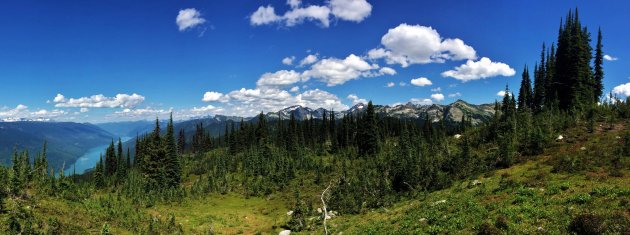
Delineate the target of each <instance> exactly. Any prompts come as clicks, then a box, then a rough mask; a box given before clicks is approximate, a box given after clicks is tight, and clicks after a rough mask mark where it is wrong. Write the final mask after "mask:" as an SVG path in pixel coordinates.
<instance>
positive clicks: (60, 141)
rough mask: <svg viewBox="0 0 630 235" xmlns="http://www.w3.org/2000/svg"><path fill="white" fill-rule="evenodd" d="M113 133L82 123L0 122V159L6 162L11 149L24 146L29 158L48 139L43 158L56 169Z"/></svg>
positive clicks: (109, 137) (67, 164) (70, 161)
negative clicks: (45, 153)
mask: <svg viewBox="0 0 630 235" xmlns="http://www.w3.org/2000/svg"><path fill="white" fill-rule="evenodd" d="M112 138H113V135H112V134H111V133H109V132H107V131H104V130H103V129H101V128H99V127H97V126H95V125H92V124H86V123H73V122H0V162H1V163H2V164H4V165H7V164H9V163H10V161H11V156H12V153H13V150H14V149H18V150H23V149H28V151H29V153H30V155H31V158H34V157H35V154H36V153H38V152H41V151H42V146H43V143H44V141H47V142H48V146H47V147H48V149H47V158H48V161H49V162H50V164H51V166H53V167H55V168H56V169H59V168H60V167H61V166H62V165H63V164H64V163H65V165H66V166H69V165H70V164H71V163H73V162H74V161H75V160H76V159H77V158H79V157H80V156H81V155H82V154H83V153H85V152H86V151H87V150H88V149H90V148H94V147H97V146H99V145H103V144H107V143H109V142H110V141H111V140H112Z"/></svg>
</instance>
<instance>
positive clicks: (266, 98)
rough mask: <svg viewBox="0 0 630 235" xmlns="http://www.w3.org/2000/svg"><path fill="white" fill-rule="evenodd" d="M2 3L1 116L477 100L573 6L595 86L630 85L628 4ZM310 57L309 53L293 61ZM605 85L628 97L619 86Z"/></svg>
mask: <svg viewBox="0 0 630 235" xmlns="http://www.w3.org/2000/svg"><path fill="white" fill-rule="evenodd" d="M2 4H3V7H1V8H0V29H1V30H2V36H1V37H0V79H1V81H2V83H1V84H2V85H1V86H0V87H1V88H2V92H0V108H1V109H0V118H12V117H40V116H41V117H49V118H53V119H55V120H71V121H90V122H108V121H122V120H136V119H147V118H148V119H150V118H153V117H155V116H156V115H159V116H165V115H167V113H168V112H169V111H171V110H172V111H173V112H174V115H175V116H176V118H178V119H187V118H191V117H194V116H205V115H214V114H234V115H244V116H248V115H252V114H254V113H257V112H260V111H265V112H268V111H276V110H277V109H279V108H281V107H284V106H289V105H291V104H302V105H308V106H322V107H324V108H333V109H337V110H339V109H343V108H345V107H349V106H352V105H353V102H357V101H361V99H363V100H373V101H374V102H375V103H377V104H395V103H405V102H408V101H413V102H416V103H442V104H444V103H450V102H452V101H455V100H456V99H464V100H466V101H469V102H471V103H488V102H493V101H494V100H495V99H497V98H498V97H497V92H498V91H499V90H502V89H503V88H504V87H505V85H506V84H509V85H510V87H512V88H513V89H518V84H519V83H520V73H521V71H522V70H523V67H524V66H525V64H528V65H529V66H530V67H531V66H533V64H534V63H535V62H536V61H538V60H539V58H538V57H539V53H540V47H541V44H542V43H543V42H546V43H547V45H549V44H550V43H551V42H553V41H554V40H555V39H556V37H557V31H558V27H559V23H560V18H561V17H564V15H565V14H566V13H567V12H568V10H569V9H571V8H574V7H578V8H579V11H580V12H579V14H580V17H581V20H582V22H583V23H584V24H585V25H587V26H588V27H589V29H590V30H591V32H593V33H595V32H596V30H597V27H601V28H602V31H603V35H604V51H605V53H606V54H608V55H609V56H610V57H611V59H614V60H612V61H605V65H604V66H605V73H606V76H605V92H609V91H611V90H613V88H614V87H616V86H619V85H622V84H625V83H628V82H630V79H629V78H630V72H629V71H628V70H627V69H626V68H628V67H630V66H629V65H630V64H629V63H628V61H630V57H629V56H630V49H629V48H628V47H627V46H626V43H627V42H628V39H629V38H630V31H628V30H627V23H628V22H630V15H628V14H627V12H626V11H627V9H630V3H628V2H627V1H606V3H605V4H602V3H600V2H596V1H518V2H511V1H474V2H473V1H412V0H409V1H395V2H394V1H383V0H380V1H375V0H367V1H365V0H332V1H306V0H305V1H295V0H293V1H291V0H290V1H284V0H281V1H227V0H226V1H199V0H198V1H80V2H76V1H54V2H50V1H9V2H4V3H2ZM292 4H293V5H292ZM271 8H273V14H270V12H271V11H270V10H271ZM178 16H179V17H180V21H179V24H178V22H176V21H177V18H178ZM429 27H430V28H429ZM436 35H437V41H436V40H435V38H436ZM593 38H594V37H593ZM412 39H413V40H412ZM410 42H411V43H410ZM427 50H428V51H427ZM308 55H313V56H315V57H317V59H316V60H312V61H311V62H313V63H308V64H305V65H303V66H300V65H299V63H300V61H301V60H302V59H303V58H305V57H306V56H308ZM313 56H312V58H314V57H313ZM285 58H294V59H293V61H292V63H291V65H287V64H284V63H283V59H285ZM483 58H487V59H483ZM289 60H290V59H287V60H285V61H284V62H289ZM466 64H468V65H466ZM385 67H387V68H388V69H383V68H385ZM457 67H459V68H460V70H456V68H457ZM392 70H393V71H395V74H393V72H392ZM449 70H450V71H452V72H451V73H445V71H449ZM490 70H491V71H490ZM488 71H490V72H488ZM510 71H511V72H510ZM265 74H266V75H265ZM449 74H450V75H451V76H448V75H449ZM511 74H514V75H511ZM421 77H424V78H426V79H418V78H421ZM481 77H485V78H481ZM412 79H417V80H415V82H414V83H416V84H418V85H424V86H416V85H413V84H412V82H411V81H412ZM426 80H429V81H431V85H427V82H426ZM388 83H389V84H390V86H391V84H394V85H393V86H392V87H387V85H388ZM401 83H403V84H405V85H404V86H401V85H400V84H401ZM296 87H297V88H296ZM437 88H440V89H439V90H437ZM616 91H617V93H618V94H619V95H620V96H625V95H628V94H630V85H627V86H624V87H620V88H619V89H617V90H616ZM207 92H208V93H207ZM58 94H60V95H61V96H59V95H58ZM204 94H207V95H206V97H205V101H203V99H204ZM440 95H441V96H443V98H442V97H441V96H440ZM449 95H450V96H449ZM312 108H317V107H312Z"/></svg>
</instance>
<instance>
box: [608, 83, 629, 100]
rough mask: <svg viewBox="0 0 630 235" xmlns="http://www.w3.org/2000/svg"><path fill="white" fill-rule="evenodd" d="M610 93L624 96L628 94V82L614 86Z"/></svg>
mask: <svg viewBox="0 0 630 235" xmlns="http://www.w3.org/2000/svg"><path fill="white" fill-rule="evenodd" d="M612 93H613V94H617V95H623V96H626V97H628V96H630V82H629V83H626V84H621V85H618V86H616V87H615V88H613V90H612Z"/></svg>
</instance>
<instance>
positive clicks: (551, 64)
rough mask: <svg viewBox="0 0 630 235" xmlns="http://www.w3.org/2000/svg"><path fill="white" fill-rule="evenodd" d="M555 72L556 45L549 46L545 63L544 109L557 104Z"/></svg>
mask: <svg viewBox="0 0 630 235" xmlns="http://www.w3.org/2000/svg"><path fill="white" fill-rule="evenodd" d="M555 71H556V45H555V44H553V43H552V44H551V48H550V49H549V51H548V52H547V61H546V62H545V73H546V74H545V92H544V93H545V99H544V101H543V105H544V107H545V108H546V109H547V108H550V107H554V106H557V104H558V91H556V90H555V87H556V86H557V84H558V83H557V81H556V78H555Z"/></svg>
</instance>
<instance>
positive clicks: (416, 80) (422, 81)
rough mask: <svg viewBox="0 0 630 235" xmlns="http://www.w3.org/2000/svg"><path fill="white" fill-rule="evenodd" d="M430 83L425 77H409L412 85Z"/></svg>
mask: <svg viewBox="0 0 630 235" xmlns="http://www.w3.org/2000/svg"><path fill="white" fill-rule="evenodd" d="M432 84H433V83H432V82H431V80H429V79H428V78H425V77H419V78H414V79H411V85H414V86H429V85H432Z"/></svg>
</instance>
